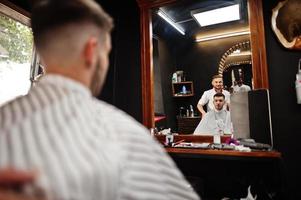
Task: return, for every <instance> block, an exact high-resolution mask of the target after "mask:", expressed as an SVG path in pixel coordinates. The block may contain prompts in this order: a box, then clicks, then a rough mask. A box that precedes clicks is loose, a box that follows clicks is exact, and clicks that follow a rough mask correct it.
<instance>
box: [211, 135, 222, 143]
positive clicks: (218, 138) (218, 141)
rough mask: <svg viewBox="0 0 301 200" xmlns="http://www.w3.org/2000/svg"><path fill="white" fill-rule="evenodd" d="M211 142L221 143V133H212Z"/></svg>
mask: <svg viewBox="0 0 301 200" xmlns="http://www.w3.org/2000/svg"><path fill="white" fill-rule="evenodd" d="M213 143H214V144H221V135H220V134H214V135H213Z"/></svg>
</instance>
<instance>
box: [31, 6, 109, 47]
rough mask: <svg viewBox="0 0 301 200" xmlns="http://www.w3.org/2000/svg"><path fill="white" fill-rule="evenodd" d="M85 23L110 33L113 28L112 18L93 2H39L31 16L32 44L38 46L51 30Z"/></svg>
mask: <svg viewBox="0 0 301 200" xmlns="http://www.w3.org/2000/svg"><path fill="white" fill-rule="evenodd" d="M85 22H87V23H90V24H93V25H95V26H96V27H98V28H99V29H100V30H102V31H107V32H110V31H111V29H112V28H113V20H112V18H111V17H110V16H109V15H108V14H107V13H106V12H105V11H104V10H103V9H102V8H101V6H100V5H99V4H97V3H96V2H95V1H94V0H39V1H37V2H36V3H35V4H34V5H33V9H32V15H31V26H32V31H33V35H34V42H35V44H36V46H39V44H40V43H41V42H42V40H43V39H44V38H43V37H44V36H45V35H46V34H47V33H49V32H51V31H52V30H54V29H57V28H61V27H64V26H65V25H69V24H80V23H85ZM83 31H85V30H83ZM53 37H55V35H54V36H53Z"/></svg>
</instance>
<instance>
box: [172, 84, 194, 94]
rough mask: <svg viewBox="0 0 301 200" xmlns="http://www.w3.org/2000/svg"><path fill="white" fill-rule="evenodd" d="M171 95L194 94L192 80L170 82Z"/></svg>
mask: <svg viewBox="0 0 301 200" xmlns="http://www.w3.org/2000/svg"><path fill="white" fill-rule="evenodd" d="M172 96H173V97H192V96H194V90H193V82H192V81H185V82H177V83H172Z"/></svg>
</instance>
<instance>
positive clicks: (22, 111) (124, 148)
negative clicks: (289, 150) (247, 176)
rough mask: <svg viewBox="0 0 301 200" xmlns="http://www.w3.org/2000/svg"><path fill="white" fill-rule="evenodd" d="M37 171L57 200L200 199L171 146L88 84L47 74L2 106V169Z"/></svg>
mask: <svg viewBox="0 0 301 200" xmlns="http://www.w3.org/2000/svg"><path fill="white" fill-rule="evenodd" d="M7 166H10V167H14V168H16V169H18V170H36V171H38V175H39V176H38V179H37V182H36V185H37V186H38V187H40V188H43V189H44V191H45V192H46V194H47V196H49V197H52V199H64V200H71V199H72V200H100V199H101V200H115V199H116V200H127V199H131V200H132V199H139V200H141V199H142V200H143V199H160V200H161V199H162V200H163V199H164V200H165V199H166V200H167V199H168V200H175V199H178V200H181V199H198V197H197V195H196V194H195V193H194V192H193V191H192V189H191V188H189V187H188V183H187V182H186V181H185V180H184V178H183V175H182V174H181V173H180V171H179V170H178V169H177V168H176V166H175V164H174V162H173V161H172V160H171V159H170V157H169V156H167V154H166V153H165V151H164V149H163V148H162V147H161V146H160V145H159V144H158V143H157V142H156V141H154V139H153V138H152V137H151V136H150V134H149V133H148V132H147V130H146V129H145V128H144V127H143V126H142V125H140V124H138V123H137V122H136V121H135V120H134V119H132V118H131V117H129V116H127V115H126V114H125V113H123V112H121V111H120V110H118V109H116V108H115V107H113V106H110V105H108V104H106V103H104V102H101V101H99V100H97V99H95V98H94V97H92V95H91V93H90V91H89V90H88V89H87V88H86V87H84V86H83V85H81V84H80V83H78V82H76V81H73V80H71V79H67V78H64V77H62V76H57V75H56V76H55V75H46V76H45V77H43V78H42V79H41V81H40V82H39V83H38V84H37V85H36V86H35V87H33V88H32V90H31V91H30V92H29V94H28V95H27V96H24V97H21V98H18V99H17V100H15V101H12V102H10V103H8V104H6V105H5V106H3V107H1V108H0V167H2V168H3V167H7Z"/></svg>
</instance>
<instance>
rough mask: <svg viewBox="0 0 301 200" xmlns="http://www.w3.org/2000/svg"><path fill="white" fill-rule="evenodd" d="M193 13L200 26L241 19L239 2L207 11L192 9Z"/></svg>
mask: <svg viewBox="0 0 301 200" xmlns="http://www.w3.org/2000/svg"><path fill="white" fill-rule="evenodd" d="M191 14H192V16H193V17H194V18H195V19H196V21H197V22H198V23H199V25H200V26H209V25H213V24H220V23H224V22H230V21H235V20H239V19H240V12H239V4H235V5H232V6H227V7H223V8H217V9H214V10H209V11H205V12H198V11H192V12H191Z"/></svg>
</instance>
